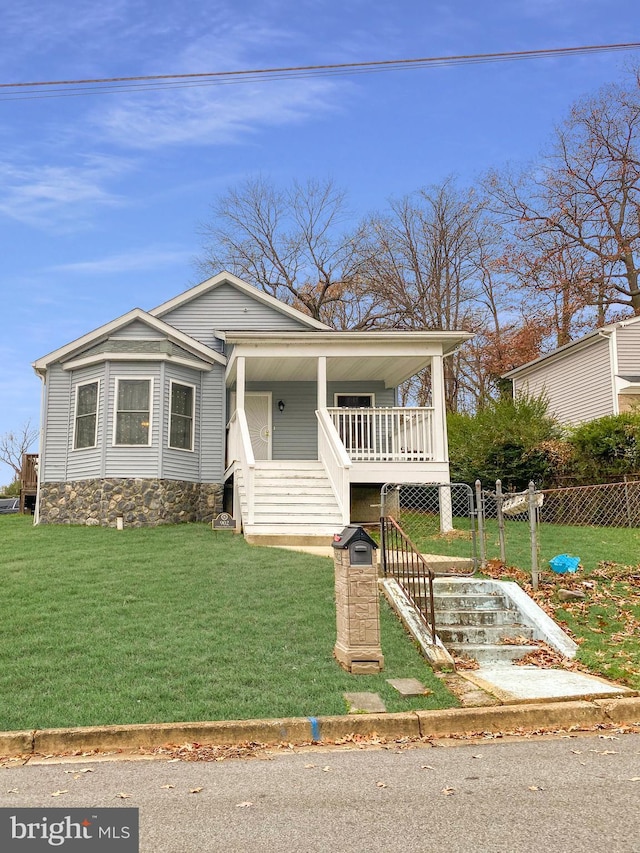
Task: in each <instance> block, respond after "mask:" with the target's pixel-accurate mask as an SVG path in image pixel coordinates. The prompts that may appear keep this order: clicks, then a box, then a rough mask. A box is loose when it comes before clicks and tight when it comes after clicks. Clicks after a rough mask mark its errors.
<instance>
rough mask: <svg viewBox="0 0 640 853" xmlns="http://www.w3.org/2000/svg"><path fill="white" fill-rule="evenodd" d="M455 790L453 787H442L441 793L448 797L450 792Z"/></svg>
mask: <svg viewBox="0 0 640 853" xmlns="http://www.w3.org/2000/svg"><path fill="white" fill-rule="evenodd" d="M455 792H456V789H455V788H450V787H446V788H443V789H442V793H443V794H444V795H445V797H450V796H451V794H455Z"/></svg>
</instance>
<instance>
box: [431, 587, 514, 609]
mask: <svg viewBox="0 0 640 853" xmlns="http://www.w3.org/2000/svg"><path fill="white" fill-rule="evenodd" d="M433 598H434V603H435V608H436V610H510V609H511V607H510V605H509V602H508V601H507V599H506V597H505V596H504V595H500V593H479V594H474V593H466V594H462V595H456V594H454V593H444V594H442V593H440V592H438V590H437V589H436V587H435V585H434V590H433Z"/></svg>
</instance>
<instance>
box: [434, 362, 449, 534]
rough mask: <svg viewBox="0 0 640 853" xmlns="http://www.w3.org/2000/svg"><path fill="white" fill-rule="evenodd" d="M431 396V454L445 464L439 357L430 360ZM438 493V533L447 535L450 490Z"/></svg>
mask: <svg viewBox="0 0 640 853" xmlns="http://www.w3.org/2000/svg"><path fill="white" fill-rule="evenodd" d="M431 395H432V402H433V452H434V456H435V459H436V462H446V461H448V459H449V453H448V448H447V412H446V406H445V397H444V365H443V358H442V356H441V355H434V356H433V358H432V359H431ZM438 493H439V497H440V531H441V532H442V533H449V532H450V531H451V530H453V507H452V501H451V489H450V488H448V487H447V486H441V487H440V488H439V489H438Z"/></svg>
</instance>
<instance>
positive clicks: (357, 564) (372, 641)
mask: <svg viewBox="0 0 640 853" xmlns="http://www.w3.org/2000/svg"><path fill="white" fill-rule="evenodd" d="M377 547H378V546H377V545H376V543H375V542H374V541H373V539H372V538H371V537H370V536H369V534H368V533H367V532H366V531H365V530H363V529H362V528H361V527H355V526H350V527H345V529H344V530H343V531H342V533H340V534H336V535H335V536H334V541H333V548H334V552H333V554H334V559H333V562H334V566H335V578H336V622H337V640H336V644H335V647H334V650H333V653H334V655H335V657H336V660H337V661H338V663H339V664H340V666H341V667H343V669H346V670H347V671H348V672H351V673H353V674H354V675H375V674H376V673H378V672H380V670H381V669H382V667H383V665H384V657H383V655H382V648H381V646H380V601H379V593H378V570H377V567H376V565H375V559H374V557H375V549H376V548H377Z"/></svg>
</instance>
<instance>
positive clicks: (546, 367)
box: [504, 317, 640, 425]
mask: <svg viewBox="0 0 640 853" xmlns="http://www.w3.org/2000/svg"><path fill="white" fill-rule="evenodd" d="M504 378H505V379H511V381H512V383H513V393H514V396H517V395H518V394H521V393H527V394H531V395H533V396H535V397H539V396H540V395H541V394H544V396H545V397H546V398H547V400H548V402H549V412H550V414H552V415H553V416H554V417H555V418H556V419H557V420H558V421H559V422H560V423H562V424H567V425H571V424H578V423H581V422H583V421H590V420H595V419H596V418H602V417H604V416H605V415H618V414H621V413H622V412H628V411H630V410H631V409H634V408H637V407H638V406H640V317H630V318H629V319H627V320H621V321H620V322H618V323H612V324H611V325H608V326H602V327H601V328H600V329H596V330H595V331H594V332H590V333H589V334H588V335H584V337H582V338H577V339H576V340H575V341H571V342H570V343H568V344H565V345H564V346H562V347H559V348H558V349H556V350H554V351H553V352H550V353H547V354H546V355H543V356H541V357H540V358H537V359H535V360H534V361H530V362H528V363H527V364H523V365H521V366H520V367H516V368H515V370H511V371H509V373H505V375H504Z"/></svg>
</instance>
